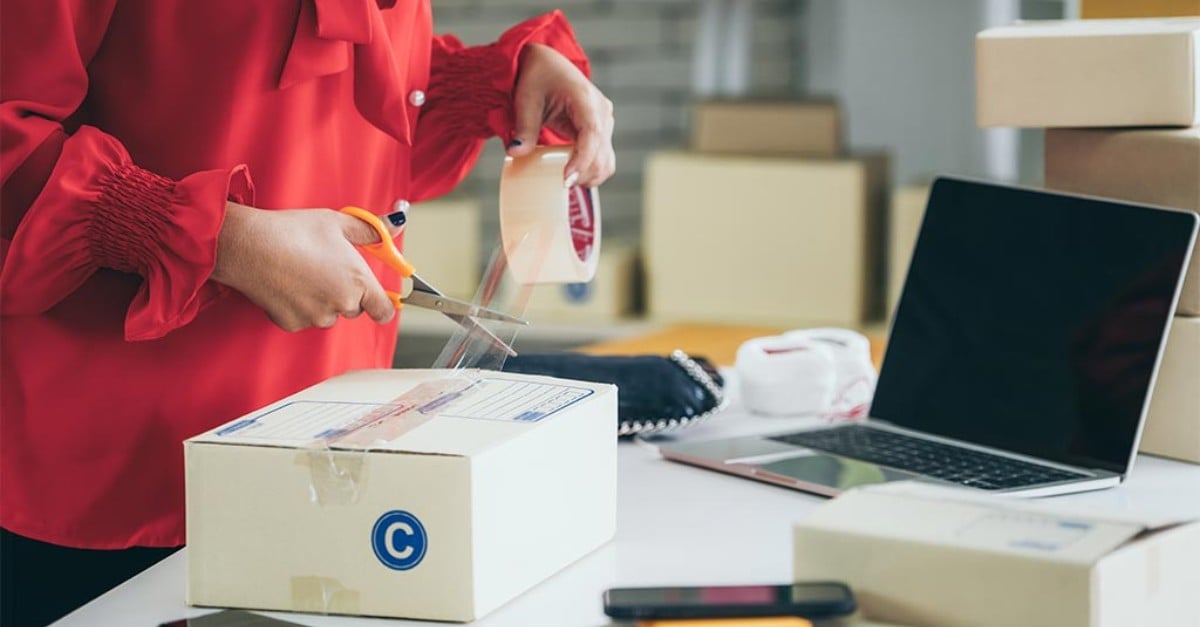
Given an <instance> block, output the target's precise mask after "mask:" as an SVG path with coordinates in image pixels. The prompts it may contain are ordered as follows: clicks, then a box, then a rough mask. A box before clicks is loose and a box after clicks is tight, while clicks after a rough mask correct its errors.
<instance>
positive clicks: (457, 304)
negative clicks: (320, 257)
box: [341, 207, 529, 356]
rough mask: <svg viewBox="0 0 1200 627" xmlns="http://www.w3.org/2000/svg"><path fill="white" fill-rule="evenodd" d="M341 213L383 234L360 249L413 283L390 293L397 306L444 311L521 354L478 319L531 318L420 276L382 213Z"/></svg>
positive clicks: (355, 210) (360, 210) (514, 320)
mask: <svg viewBox="0 0 1200 627" xmlns="http://www.w3.org/2000/svg"><path fill="white" fill-rule="evenodd" d="M341 212H342V213H344V214H346V215H348V216H351V217H354V218H358V219H359V220H362V221H363V222H366V223H367V224H368V225H370V227H371V228H373V229H375V232H376V233H377V234H378V235H379V242H378V243H375V244H367V245H365V246H359V248H361V249H363V250H364V251H366V252H368V253H370V254H371V255H372V256H374V257H376V258H378V259H380V260H381V261H383V262H384V263H386V264H387V265H388V266H389V267H391V268H392V269H394V270H395V271H396V272H399V273H400V276H402V277H404V278H405V279H408V281H406V283H409V284H410V285H411V287H410V288H409V290H408V293H407V294H400V293H397V292H387V296H388V298H389V299H391V301H392V304H394V305H395V306H396V308H397V309H400V308H401V307H404V305H414V306H417V307H421V308H424V309H432V310H434V311H440V312H442V314H443V315H445V316H446V317H447V318H449V319H451V320H453V321H454V322H456V323H458V325H459V326H460V327H462V328H463V329H465V330H466V331H467V333H468V334H471V333H475V332H478V333H481V334H483V335H484V336H485V337H486V338H487V339H488V340H490V341H491V342H492V343H493V344H495V345H496V346H498V347H500V348H501V349H503V350H504V351H505V352H506V353H508V355H509V356H514V355H516V354H517V351H515V350H513V347H512V346H510V345H509V344H508V342H505V341H504V340H502V339H500V338H499V337H496V334H495V333H492V332H491V331H489V330H488V329H487V327H484V326H483V325H482V324H480V323H479V320H478V319H479V318H484V319H487V320H499V321H501V322H511V323H513V324H521V325H526V324H529V322H528V321H526V320H523V319H521V318H518V317H516V316H510V315H508V314H506V313H504V312H502V311H496V310H495V309H488V308H486V307H480V306H478V305H475V304H473V303H468V302H465V301H461V300H458V299H456V298H450V297H448V296H446V295H444V294H442V293H441V292H440V291H438V289H437V288H435V287H433V286H432V285H430V284H429V283H428V282H427V281H425V280H424V279H422V278H421V277H419V276H417V271H416V268H414V267H413V265H412V264H411V263H409V261H408V260H407V259H405V258H404V255H403V254H401V253H400V249H398V248H396V242H394V241H392V234H391V233H389V232H388V230H387V227H386V226H384V224H383V220H382V219H381V218H380V217H379V216H377V215H375V214H373V213H371V212H370V211H367V210H366V209H363V208H361V207H342V209H341Z"/></svg>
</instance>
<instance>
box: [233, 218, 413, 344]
mask: <svg viewBox="0 0 1200 627" xmlns="http://www.w3.org/2000/svg"><path fill="white" fill-rule="evenodd" d="M389 228H392V227H389ZM398 233H399V229H393V236H395V235H397V234H398ZM378 241H379V236H378V235H377V234H376V233H375V231H374V230H373V229H372V228H371V227H370V226H369V225H367V224H366V223H365V222H363V221H361V220H359V219H357V218H354V217H351V216H348V215H346V214H343V213H339V212H337V211H332V210H330V209H288V210H278V211H269V210H263V209H255V208H253V207H247V206H245V205H239V204H237V203H234V202H230V203H228V204H227V206H226V213H225V222H224V224H223V225H222V227H221V232H220V235H219V236H218V239H217V263H216V267H215V268H214V269H213V273H212V279H213V280H214V281H217V282H218V283H222V284H225V285H228V286H229V287H232V288H233V289H235V290H237V291H239V292H241V293H242V294H245V295H246V297H247V298H249V299H250V300H251V302H253V303H254V304H256V305H258V306H259V307H262V308H263V309H264V310H265V311H266V312H267V316H269V317H270V318H271V320H272V321H273V322H274V323H275V324H277V325H279V326H280V327H281V328H282V329H284V330H285V331H299V330H301V329H306V328H309V327H314V326H315V327H321V328H326V329H327V328H329V327H332V326H333V325H334V323H335V322H337V319H338V317H339V316H344V317H346V318H354V317H356V316H358V315H359V314H360V313H363V312H366V313H367V315H368V316H370V317H371V318H372V319H373V320H375V321H376V322H379V323H385V322H388V321H389V320H391V319H392V316H394V315H396V309H395V305H393V304H392V301H391V300H389V299H388V296H387V294H386V293H385V292H384V290H383V287H382V286H381V285H380V284H379V279H378V278H376V277H375V274H374V273H373V272H372V271H371V268H370V267H369V266H368V265H367V262H366V261H365V260H364V259H363V257H362V255H361V254H359V252H358V250H357V249H356V248H355V245H363V244H371V243H374V242H378Z"/></svg>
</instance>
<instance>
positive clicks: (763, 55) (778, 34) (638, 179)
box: [433, 0, 806, 251]
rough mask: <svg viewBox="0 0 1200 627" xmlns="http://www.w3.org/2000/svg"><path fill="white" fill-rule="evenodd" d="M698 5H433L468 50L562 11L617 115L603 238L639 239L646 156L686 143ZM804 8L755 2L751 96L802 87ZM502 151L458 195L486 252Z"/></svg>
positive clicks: (623, 1) (531, 0)
mask: <svg viewBox="0 0 1200 627" xmlns="http://www.w3.org/2000/svg"><path fill="white" fill-rule="evenodd" d="M700 4H701V3H700V2H699V1H698V0H554V1H553V2H549V1H539V0H433V13H434V25H435V28H436V30H437V31H438V32H450V33H454V34H456V35H458V36H459V37H460V38H461V39H462V40H463V41H464V42H465V43H467V44H482V43H487V42H489V41H492V40H494V39H495V38H496V37H497V36H498V35H499V34H500V33H501V32H503V31H504V29H506V28H507V27H508V26H510V25H512V24H515V23H517V22H519V21H521V20H523V19H525V18H527V17H529V16H532V15H536V14H539V13H543V12H546V11H547V10H549V9H550V8H551V7H558V8H561V9H563V11H564V12H565V13H566V14H567V17H568V18H569V19H570V20H571V23H572V24H573V25H574V27H575V31H576V35H577V36H578V37H579V40H580V42H581V43H582V44H583V46H584V48H585V49H586V50H587V52H588V55H589V57H590V58H591V61H592V68H593V80H594V81H595V82H596V84H597V85H598V86H599V87H600V88H601V89H602V90H603V91H604V92H605V93H606V94H607V95H608V97H609V98H611V99H612V101H613V103H614V104H615V109H616V121H617V124H616V133H615V139H614V145H615V146H616V151H617V175H616V176H615V177H614V178H613V179H612V180H611V181H610V182H609V183H607V184H606V185H605V186H604V188H603V189H602V190H601V203H602V205H603V207H604V229H605V236H606V237H609V236H626V237H632V238H636V237H637V236H638V231H639V227H640V223H641V217H640V215H641V204H642V192H641V190H642V169H643V168H642V166H643V164H644V162H645V159H646V156H647V155H648V154H649V153H650V152H651V151H653V150H656V149H659V148H663V147H679V146H683V145H684V143H685V142H686V136H687V135H686V131H687V124H688V110H689V103H690V102H691V100H692V90H691V85H692V55H693V49H692V48H693V44H694V41H695V36H696V24H697V21H698V19H697V18H698V15H699V12H700V9H699V5H700ZM805 4H806V3H803V2H798V1H794V0H757V2H756V5H755V6H756V9H755V11H756V13H755V22H754V27H753V37H754V56H753V66H752V67H753V80H752V89H753V90H754V91H756V92H761V93H771V94H780V93H783V94H786V93H793V92H795V91H797V89H798V86H799V85H800V84H802V78H803V77H802V76H801V68H802V66H803V64H802V63H800V62H799V60H800V55H801V42H800V41H799V39H800V38H799V34H800V33H801V32H803V30H802V29H801V27H800V24H801V20H802V19H803V7H804V6H805ZM503 154H504V149H503V146H502V145H501V144H500V142H499V141H496V140H493V141H491V142H489V143H488V146H487V148H486V149H485V150H484V153H483V156H482V158H481V159H480V162H479V165H478V166H477V167H476V168H475V171H474V172H472V174H471V176H470V177H469V178H468V180H467V181H466V182H465V183H464V184H463V186H462V187H461V188H460V193H465V194H468V195H470V196H473V197H475V198H477V199H478V200H479V202H480V204H481V205H482V206H483V208H484V241H483V246H484V249H485V250H487V251H490V249H491V246H492V242H494V241H495V238H496V232H497V228H498V225H497V222H498V218H497V206H496V204H497V199H496V193H497V190H498V187H499V173H500V164H501V162H502V160H503Z"/></svg>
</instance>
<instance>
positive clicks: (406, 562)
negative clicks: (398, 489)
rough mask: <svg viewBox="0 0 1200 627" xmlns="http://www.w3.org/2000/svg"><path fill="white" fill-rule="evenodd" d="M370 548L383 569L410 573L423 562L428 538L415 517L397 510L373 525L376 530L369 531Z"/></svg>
mask: <svg viewBox="0 0 1200 627" xmlns="http://www.w3.org/2000/svg"><path fill="white" fill-rule="evenodd" d="M371 548H373V549H375V557H377V558H379V561H380V562H381V563H383V565H384V566H387V567H388V568H391V569H392V570H409V569H410V568H413V567H415V566H416V565H417V564H420V563H421V560H423V559H425V550H426V549H427V548H429V536H428V535H426V533H425V526H424V525H422V524H421V521H419V520H417V517H416V516H413V515H412V514H410V513H408V512H405V511H402V510H398V509H396V510H392V511H390V512H388V513H386V514H384V515H383V516H380V517H379V520H377V521H375V527H374V528H372V529H371Z"/></svg>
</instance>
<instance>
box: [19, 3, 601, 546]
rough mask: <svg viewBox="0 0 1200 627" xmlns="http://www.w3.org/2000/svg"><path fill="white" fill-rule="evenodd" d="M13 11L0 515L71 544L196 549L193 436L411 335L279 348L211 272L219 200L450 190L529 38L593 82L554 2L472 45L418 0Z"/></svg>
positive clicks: (280, 334)
mask: <svg viewBox="0 0 1200 627" xmlns="http://www.w3.org/2000/svg"><path fill="white" fill-rule="evenodd" d="M2 9H3V20H0V29H2V30H0V64H2V65H0V98H2V104H0V125H2V126H0V133H2V136H3V150H2V153H0V165H2V169H0V170H2V172H3V178H2V179H0V181H2V182H3V187H2V188H0V189H2V194H3V196H2V203H0V218H2V219H0V231H2V234H3V242H2V244H0V246H2V248H0V255H2V257H3V265H2V267H0V314H2V316H3V318H2V320H0V357H2V367H0V384H2V387H0V408H2V411H3V414H2V422H0V426H2V427H3V429H2V432H0V525H2V526H3V527H4V528H5V529H8V530H9V531H12V532H14V533H18V534H21V535H25V536H29V537H32V538H36V539H39V540H43V541H47V542H53V543H56V544H62V545H68V546H75V547H90V548H122V547H128V546H134V545H141V546H173V545H179V544H182V543H183V542H184V500H183V456H182V450H183V447H182V445H181V442H182V440H184V439H185V438H187V437H189V436H191V435H193V434H196V433H199V432H201V431H205V430H207V429H210V428H212V427H213V426H215V425H218V424H220V423H222V422H225V421H228V420H230V419H232V418H235V417H237V416H239V415H241V414H243V413H246V412H248V411H251V410H253V409H254V408H256V407H260V406H262V405H265V404H267V403H269V402H272V401H274V400H276V399H279V398H281V397H283V396H285V395H288V394H291V393H293V392H295V391H297V390H300V389H302V388H304V387H306V386H309V385H311V384H313V383H315V382H317V381H320V380H322V379H325V378H327V377H330V376H333V375H336V374H339V373H341V372H344V371H346V370H350V369H354V368H378V367H387V366H390V364H391V360H392V355H393V352H394V350H395V343H396V323H395V322H392V323H391V324H389V325H384V326H380V325H377V324H375V323H374V322H372V321H371V320H370V319H369V318H368V317H366V316H361V317H359V318H357V319H354V320H345V319H343V320H341V321H339V322H338V324H337V325H336V326H334V327H333V328H332V329H328V330H321V329H310V330H307V331H302V332H299V333H287V332H284V331H282V330H281V329H279V328H277V327H275V326H274V325H273V324H272V323H271V322H270V321H269V320H268V319H267V316H266V315H265V314H264V312H263V311H262V310H261V309H259V308H257V307H256V306H254V305H253V304H251V303H250V302H249V301H248V300H247V299H246V298H245V297H243V296H242V295H241V294H239V293H237V292H235V291H233V290H229V289H227V288H224V287H223V286H220V285H218V284H216V283H213V282H211V281H208V277H209V275H210V274H211V272H212V269H213V264H214V260H215V255H216V242H217V232H218V231H219V229H220V227H221V221H222V219H223V217H224V207H225V202H226V200H227V199H229V200H235V201H237V202H242V203H245V204H250V205H253V206H256V207H260V208H264V209H275V208H295V207H330V208H337V207H342V206H344V205H359V206H363V207H370V208H373V209H374V210H375V211H376V212H377V213H386V212H387V210H388V209H389V208H390V207H391V206H392V204H393V203H394V202H395V201H396V200H398V199H407V200H411V201H414V202H415V201H420V200H422V199H426V198H430V197H432V196H437V195H439V194H442V193H444V192H446V191H448V190H450V189H451V188H452V187H454V186H455V185H456V184H457V183H458V182H459V181H460V180H461V179H462V177H463V176H464V175H465V174H466V172H467V171H468V170H469V169H470V167H471V165H472V163H473V162H474V161H475V159H476V158H477V157H478V154H479V151H480V149H481V147H482V144H483V142H484V140H485V139H486V138H488V137H490V136H493V135H499V136H501V137H508V136H509V135H511V132H512V129H511V117H512V112H511V104H510V103H511V91H512V87H513V82H514V78H515V75H516V70H517V59H518V55H519V53H520V51H521V49H522V47H523V46H524V45H525V44H527V43H531V42H537V43H544V44H547V45H550V46H553V47H554V48H556V49H558V50H559V51H560V52H562V53H563V54H564V55H566V56H567V57H568V58H569V59H571V60H572V61H573V62H574V63H575V64H576V65H577V66H579V67H580V68H581V69H583V70H584V71H585V72H586V71H587V61H586V59H585V57H584V54H583V52H582V50H581V49H580V48H579V46H578V44H577V43H576V42H575V39H574V35H573V34H572V32H571V28H570V26H569V25H568V24H567V22H566V20H565V18H564V17H563V16H562V14H561V13H558V12H554V13H551V14H548V15H544V16H541V17H537V18H534V19H531V20H529V21H527V22H524V23H522V24H520V25H518V26H516V27H515V28H513V29H511V30H509V31H508V32H507V33H505V34H504V35H503V36H502V37H501V38H500V40H499V41H498V42H496V43H495V44H492V45H489V46H482V47H473V48H468V47H464V46H463V45H462V44H461V43H460V42H458V40H456V39H454V38H453V37H448V36H447V37H435V36H434V35H433V34H432V18H431V14H430V6H429V2H428V0H392V1H391V2H388V1H387V0H378V1H377V0H272V1H271V2H246V1H245V0H205V1H204V2H163V1H157V0H154V1H151V0H122V1H121V2H117V1H116V0H105V1H98V0H27V1H24V2H22V1H20V0H11V1H10V0H3V5H2ZM251 177H253V183H252V182H251V180H252V179H251ZM370 262H371V263H372V266H373V267H374V269H375V270H376V273H377V274H379V276H380V277H381V278H383V279H384V285H385V287H387V286H389V285H390V286H391V288H392V289H395V288H396V287H397V286H398V280H397V277H396V276H395V275H394V274H392V273H391V272H390V271H389V270H387V269H386V268H385V267H383V266H382V265H381V264H379V263H377V262H375V261H374V260H373V259H370Z"/></svg>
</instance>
